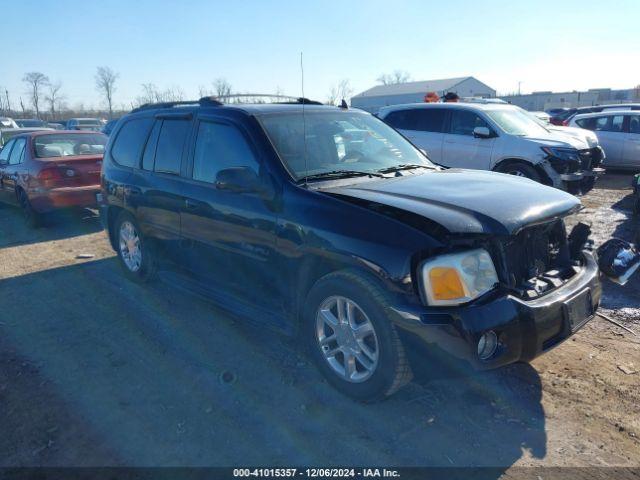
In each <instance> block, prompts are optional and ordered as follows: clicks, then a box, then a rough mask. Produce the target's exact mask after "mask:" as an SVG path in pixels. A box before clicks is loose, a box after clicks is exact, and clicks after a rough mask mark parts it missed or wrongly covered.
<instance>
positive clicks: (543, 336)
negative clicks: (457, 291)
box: [390, 250, 602, 370]
mask: <svg viewBox="0 0 640 480" xmlns="http://www.w3.org/2000/svg"><path fill="white" fill-rule="evenodd" d="M583 257H584V265H583V266H582V268H581V269H580V271H579V272H578V273H576V275H574V276H573V277H572V278H571V279H570V280H568V281H567V282H566V283H565V284H564V285H562V286H561V287H559V288H557V289H555V290H553V291H552V292H549V293H548V294H545V295H543V296H541V297H539V298H536V299H534V300H523V299H521V298H518V297H517V296H515V295H513V294H509V293H504V292H502V293H500V292H495V294H494V295H493V296H492V297H490V298H487V299H484V300H483V299H480V300H479V301H478V302H474V303H472V304H469V305H465V306H459V307H440V308H435V307H424V306H415V305H413V306H403V305H399V306H395V307H391V309H390V315H391V317H392V318H393V321H394V324H395V325H396V326H397V328H398V329H399V331H400V333H401V336H403V337H405V338H406V339H407V340H409V341H411V343H412V344H414V345H415V344H416V343H417V344H418V345H420V344H421V345H422V346H424V347H427V348H428V347H431V346H436V347H439V348H440V349H441V350H444V351H445V352H446V353H448V354H450V355H452V356H453V357H456V358H458V359H461V360H464V361H466V362H468V363H470V364H471V365H472V366H473V367H474V368H476V369H482V370H484V369H491V368H496V367H500V366H503V365H507V364H510V363H514V362H518V361H529V360H532V359H533V358H535V357H537V356H538V355H540V354H542V353H544V352H546V351H547V350H549V349H551V348H553V347H554V346H556V345H558V344H560V343H561V342H563V341H564V340H566V339H567V338H569V337H570V336H571V335H572V334H573V333H575V332H576V331H577V330H579V329H580V328H582V327H583V326H584V325H585V324H586V323H587V322H588V321H589V320H590V319H591V318H593V316H594V315H595V312H596V310H597V308H598V305H599V303H600V298H601V295H602V290H601V286H600V279H599V269H598V265H597V262H596V259H595V258H594V255H593V254H592V253H591V252H590V251H587V250H585V251H583ZM490 331H493V332H494V333H495V334H496V336H497V339H498V345H497V348H496V350H495V353H494V354H493V355H492V356H491V357H490V358H488V359H486V360H481V359H480V357H479V354H478V343H479V341H480V338H481V336H482V335H483V334H484V333H486V332H490Z"/></svg>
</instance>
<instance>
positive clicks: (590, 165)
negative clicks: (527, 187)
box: [378, 103, 604, 194]
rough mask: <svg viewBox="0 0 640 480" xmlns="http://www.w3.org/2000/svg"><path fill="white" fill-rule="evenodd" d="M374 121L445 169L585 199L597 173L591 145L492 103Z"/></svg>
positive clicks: (401, 111) (382, 114) (436, 106)
mask: <svg viewBox="0 0 640 480" xmlns="http://www.w3.org/2000/svg"><path fill="white" fill-rule="evenodd" d="M378 117H379V118H381V119H382V120H384V121H385V122H386V123H387V124H389V125H391V126H392V127H394V128H395V129H397V130H399V131H400V132H401V133H402V134H403V135H405V136H406V137H407V138H408V139H409V140H411V142H413V143H414V144H415V145H416V146H418V147H419V148H421V149H423V150H425V151H426V152H427V155H428V157H429V158H430V159H431V160H432V161H434V162H436V163H439V164H441V165H444V166H446V167H457V168H472V169H480V170H494V171H496V172H502V173H509V174H512V175H519V176H523V177H528V178H531V179H532V180H536V181H538V182H541V183H544V184H547V185H552V186H554V187H557V188H561V189H563V190H567V191H569V192H571V193H574V194H578V193H586V192H587V191H589V190H590V189H591V188H592V187H593V184H594V182H595V177H596V174H597V173H599V172H601V171H602V169H601V168H599V165H600V162H601V161H602V159H603V157H604V152H603V150H602V149H601V148H600V146H599V145H598V144H597V139H595V137H594V138H591V137H588V136H582V137H580V136H573V135H569V134H563V133H561V132H554V131H551V130H549V129H547V128H545V127H544V126H542V125H541V124H540V123H537V122H536V121H535V120H533V119H532V118H531V117H530V115H529V114H528V113H527V112H525V111H524V110H522V109H521V108H519V107H516V106H513V105H501V104H495V103H487V104H479V103H416V104H408V105H394V106H391V107H385V108H382V109H380V111H379V112H378Z"/></svg>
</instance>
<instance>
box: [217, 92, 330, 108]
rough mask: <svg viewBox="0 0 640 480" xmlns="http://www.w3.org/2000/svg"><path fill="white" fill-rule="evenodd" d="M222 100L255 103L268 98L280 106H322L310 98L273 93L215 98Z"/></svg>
mask: <svg viewBox="0 0 640 480" xmlns="http://www.w3.org/2000/svg"><path fill="white" fill-rule="evenodd" d="M215 98H218V99H220V100H222V99H224V100H225V101H226V100H232V101H231V102H230V103H235V102H233V100H241V99H248V100H249V101H255V100H256V99H258V98H266V99H270V100H278V101H272V102H269V103H275V104H278V105H288V104H298V103H304V104H305V105H322V102H318V101H315V100H309V99H308V98H302V97H292V96H290V95H280V94H271V93H230V94H229V95H221V96H219V97H215Z"/></svg>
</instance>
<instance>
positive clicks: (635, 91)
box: [500, 88, 640, 111]
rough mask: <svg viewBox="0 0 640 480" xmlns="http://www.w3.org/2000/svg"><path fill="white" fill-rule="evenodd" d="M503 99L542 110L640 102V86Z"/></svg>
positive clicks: (507, 96)
mask: <svg viewBox="0 0 640 480" xmlns="http://www.w3.org/2000/svg"><path fill="white" fill-rule="evenodd" d="M500 98H502V99H503V100H505V101H507V102H509V103H512V104H514V105H518V106H519V107H522V108H524V109H526V110H531V111H542V110H548V109H550V108H573V107H588V106H592V105H602V104H606V103H635V102H640V88H628V89H625V90H612V89H610V88H592V89H589V90H587V91H586V92H577V91H573V92H550V91H548V92H547V91H545V92H533V93H530V94H527V95H506V96H502V97H500Z"/></svg>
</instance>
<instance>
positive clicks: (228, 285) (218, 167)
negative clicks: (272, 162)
mask: <svg viewBox="0 0 640 480" xmlns="http://www.w3.org/2000/svg"><path fill="white" fill-rule="evenodd" d="M193 145H194V146H193V149H192V153H191V154H190V157H191V161H190V167H189V170H190V171H189V174H188V176H189V177H190V178H191V180H190V182H189V188H188V194H186V195H185V196H186V199H185V204H184V209H183V212H182V216H181V219H182V220H181V221H182V235H183V237H184V241H185V244H186V246H187V247H186V248H187V252H188V262H187V267H188V268H189V269H190V270H191V271H192V272H194V273H195V274H196V275H197V276H199V277H200V278H202V279H204V280H205V281H206V282H207V283H208V284H209V285H216V286H217V287H218V288H219V289H221V290H223V291H225V292H227V293H229V294H231V295H232V296H233V297H234V298H235V299H236V300H239V301H241V302H246V303H253V304H255V305H258V306H259V307H261V308H263V309H267V310H271V311H280V310H281V309H282V302H281V295H279V294H278V292H279V291H280V289H279V288H280V287H279V286H280V285H281V282H280V278H279V275H280V273H279V272H278V271H277V269H276V268H275V267H274V255H275V253H274V248H275V242H276V215H275V211H274V202H273V195H274V194H268V193H261V192H238V191H231V190H227V189H224V188H223V187H222V186H221V185H220V184H219V183H218V182H217V175H218V173H219V172H220V171H222V170H224V169H229V168H245V169H248V170H250V171H251V172H253V173H254V174H255V175H256V176H257V177H258V180H259V182H260V185H261V187H264V192H269V191H273V189H272V188H269V185H272V183H271V182H272V180H271V177H270V175H269V174H268V172H267V170H266V168H265V166H264V162H263V159H262V158H261V155H260V153H259V149H258V148H256V147H255V144H254V142H253V141H252V139H251V137H250V135H249V132H248V131H247V130H245V129H244V128H243V127H242V125H241V124H239V123H236V122H234V121H230V120H228V119H225V118H220V117H216V116H211V115H202V116H200V117H199V119H198V121H197V124H196V128H195V135H194V141H193Z"/></svg>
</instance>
